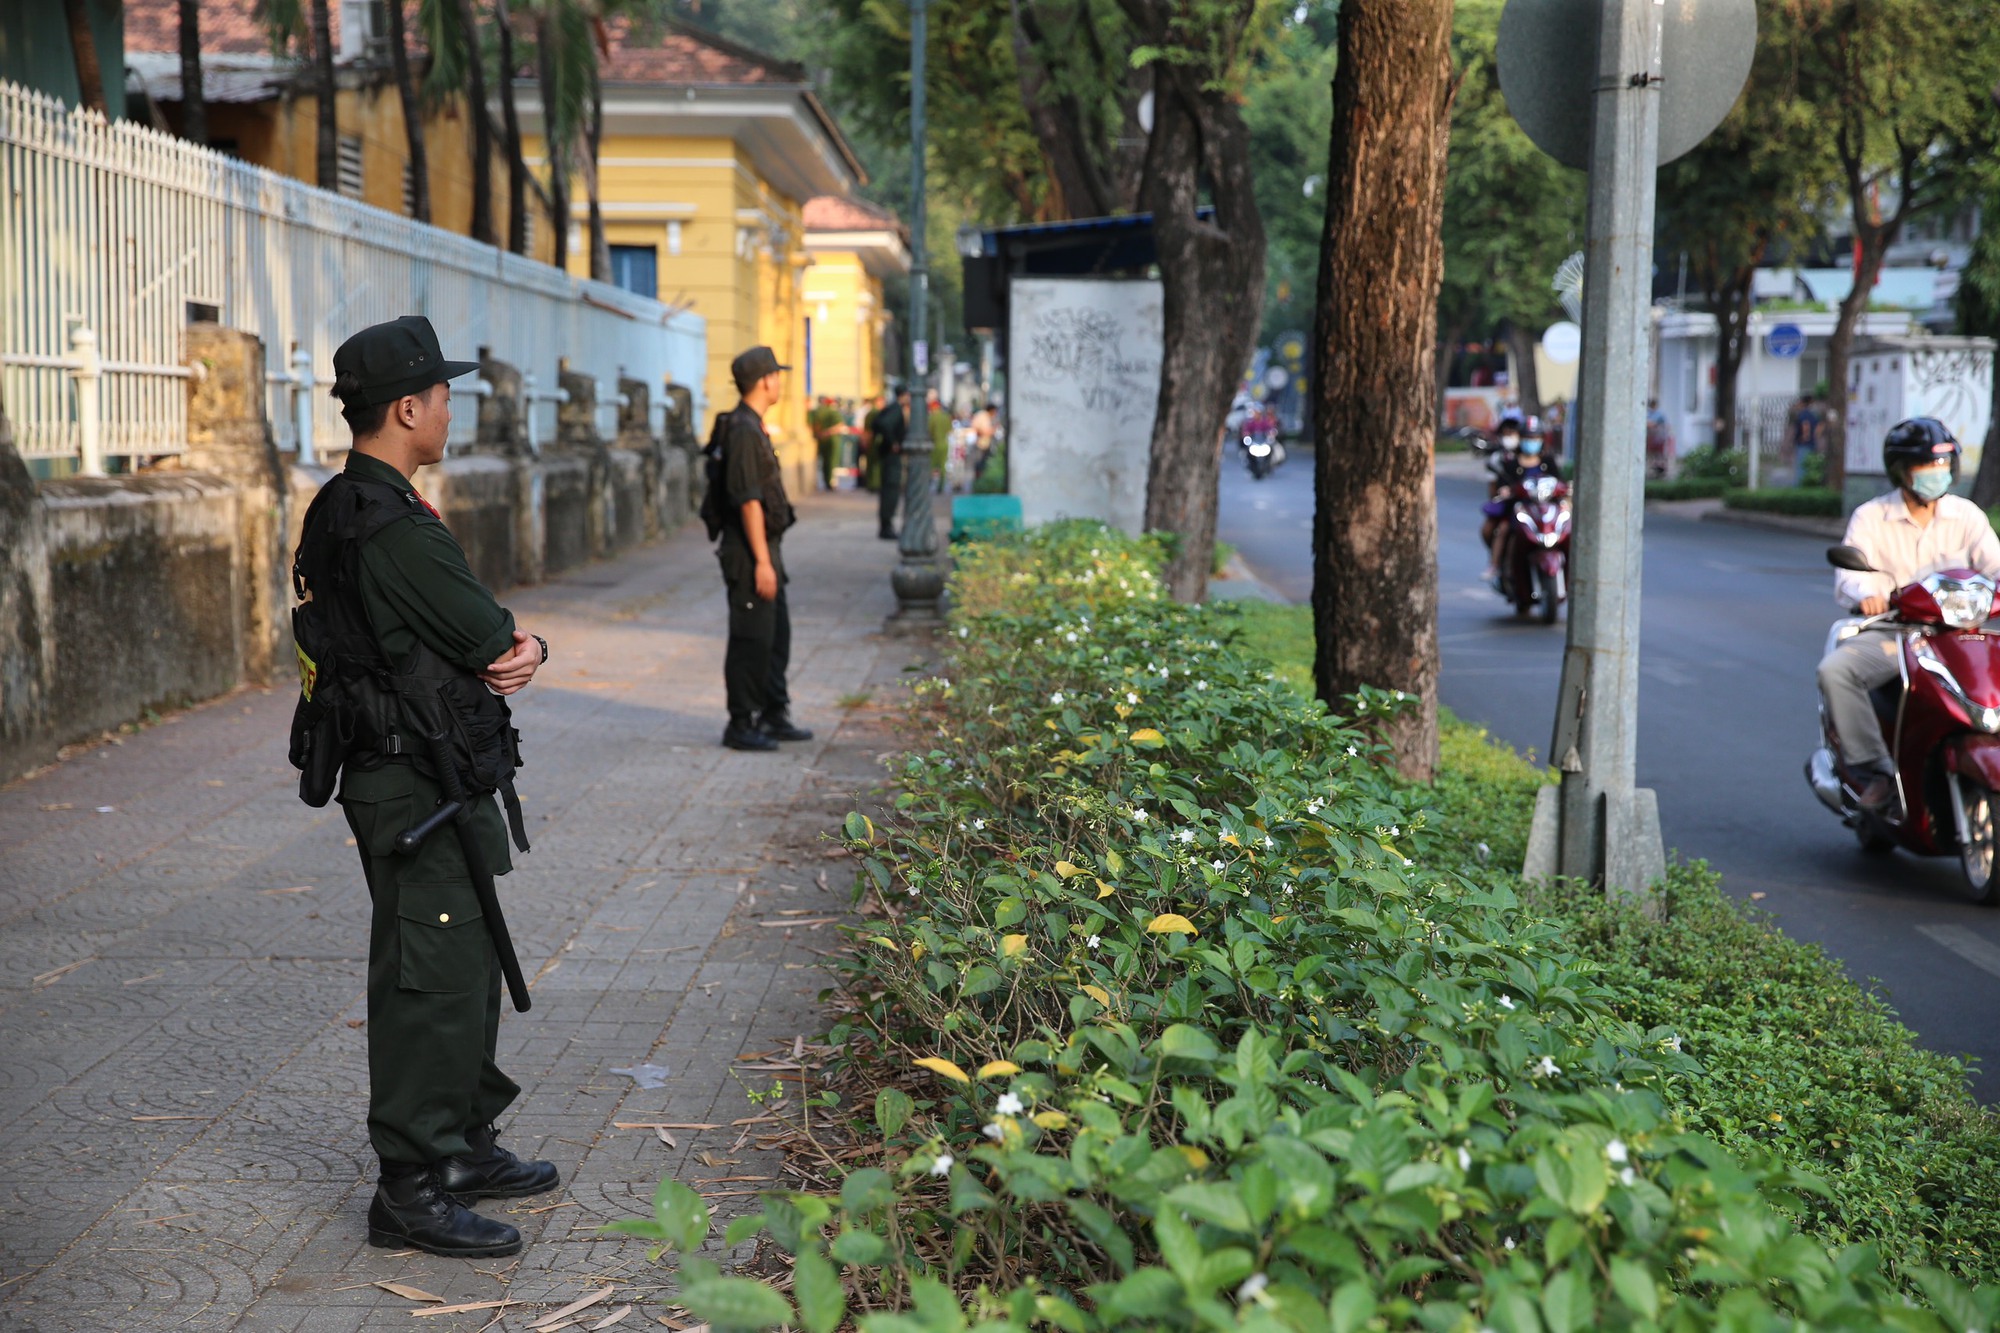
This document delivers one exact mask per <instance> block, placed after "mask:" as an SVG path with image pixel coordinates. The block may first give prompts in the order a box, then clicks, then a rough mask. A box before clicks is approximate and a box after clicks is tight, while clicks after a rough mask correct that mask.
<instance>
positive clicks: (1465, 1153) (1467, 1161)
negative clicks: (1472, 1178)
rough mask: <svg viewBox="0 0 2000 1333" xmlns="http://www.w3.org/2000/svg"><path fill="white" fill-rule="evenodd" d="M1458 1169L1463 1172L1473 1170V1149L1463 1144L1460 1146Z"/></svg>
mask: <svg viewBox="0 0 2000 1333" xmlns="http://www.w3.org/2000/svg"><path fill="white" fill-rule="evenodd" d="M1458 1169H1459V1170H1461V1171H1470V1170H1471V1169H1472V1149H1470V1148H1468V1147H1466V1146H1465V1145H1464V1144H1462V1143H1461V1144H1460V1145H1459V1146H1458Z"/></svg>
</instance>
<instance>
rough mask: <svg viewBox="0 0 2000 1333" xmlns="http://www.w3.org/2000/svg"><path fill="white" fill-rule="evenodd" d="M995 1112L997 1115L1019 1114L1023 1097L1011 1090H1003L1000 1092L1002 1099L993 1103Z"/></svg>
mask: <svg viewBox="0 0 2000 1333" xmlns="http://www.w3.org/2000/svg"><path fill="white" fill-rule="evenodd" d="M993 1113H994V1114H995V1115H1019V1114H1021V1099H1020V1098H1019V1097H1016V1096H1015V1095H1014V1094H1013V1093H1011V1092H1003V1093H1001V1094H1000V1100H999V1101H997V1102H995V1103H993Z"/></svg>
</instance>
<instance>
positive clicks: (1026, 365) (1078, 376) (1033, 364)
mask: <svg viewBox="0 0 2000 1333" xmlns="http://www.w3.org/2000/svg"><path fill="white" fill-rule="evenodd" d="M1007 304H1008V360H1009V363H1010V370H1011V373H1010V374H1009V375H1008V418H1007V483H1008V486H1007V488H1008V489H1009V490H1010V491H1012V492H1013V493H1014V494H1015V495H1017V496H1019V497H1020V500H1021V517H1022V519H1023V521H1024V522H1027V523H1031V524H1033V523H1046V522H1048V521H1049V520H1050V519H1057V518H1098V519H1103V520H1104V521H1105V522H1107V523H1109V524H1111V525H1112V526H1113V527H1117V528H1122V529H1123V530H1124V531H1126V532H1130V533H1138V532H1140V531H1141V530H1143V528H1144V527H1145V521H1146V471H1147V464H1148V462H1149V461H1150V459H1151V456H1152V444H1153V409H1154V406H1155V404H1156V402H1157V400H1158V398H1159V394H1160V348H1161V345H1162V306H1161V297H1160V284H1159V283H1158V282H1155V281H1149V280H1137V279H1101V278H1016V279H1015V280H1014V281H1013V282H1012V283H1011V284H1010V286H1009V290H1008V303H1007Z"/></svg>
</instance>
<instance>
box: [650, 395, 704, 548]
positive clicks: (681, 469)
mask: <svg viewBox="0 0 2000 1333" xmlns="http://www.w3.org/2000/svg"><path fill="white" fill-rule="evenodd" d="M663 392H664V394H665V396H666V407H667V419H666V431H665V443H666V446H667V458H666V466H665V467H664V468H663V469H662V474H663V475H662V485H663V486H664V487H665V489H666V491H667V499H666V501H665V502H664V503H663V504H662V506H661V512H662V514H664V515H665V516H666V517H665V523H666V526H667V528H668V529H669V530H671V529H673V528H677V527H679V526H680V525H681V524H682V523H684V522H686V521H687V520H688V519H689V518H692V517H693V516H694V515H695V514H696V513H697V512H698V511H699V510H700V509H701V498H702V487H703V484H704V482H705V481H706V479H707V475H708V474H707V472H706V471H705V470H704V469H703V468H702V467H701V466H700V461H699V460H700V455H701V439H700V437H699V436H697V435H696V434H695V425H694V391H693V390H691V389H689V388H688V386H687V385H685V384H672V383H669V384H668V385H666V387H665V389H664V390H663Z"/></svg>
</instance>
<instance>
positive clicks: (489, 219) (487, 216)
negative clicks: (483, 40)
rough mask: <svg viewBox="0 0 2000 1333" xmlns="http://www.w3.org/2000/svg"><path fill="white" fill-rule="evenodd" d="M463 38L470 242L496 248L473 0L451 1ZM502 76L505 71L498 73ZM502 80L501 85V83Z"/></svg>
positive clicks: (489, 139) (489, 142)
mask: <svg viewBox="0 0 2000 1333" xmlns="http://www.w3.org/2000/svg"><path fill="white" fill-rule="evenodd" d="M451 6H452V12H453V13H454V14H455V15H456V16H457V18H458V27H459V31H460V33H461V34H462V35H463V36H464V38H465V51H466V56H465V81H466V84H467V87H466V100H467V101H468V102H470V103H471V105H470V106H468V107H466V109H465V111H466V115H467V116H469V117H471V120H472V239H473V240H475V241H484V242H486V244H488V245H498V244H499V238H498V237H497V236H496V235H495V234H494V231H493V122H492V120H490V119H489V118H488V116H487V113H486V62H485V60H484V59H483V58H482V57H481V56H480V53H479V50H480V48H479V20H478V19H477V18H476V17H475V16H474V15H473V12H472V0H451ZM501 73H502V75H503V76H504V75H505V73H506V71H505V70H502V71H501ZM504 81H505V80H504V77H503V82H504Z"/></svg>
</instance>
